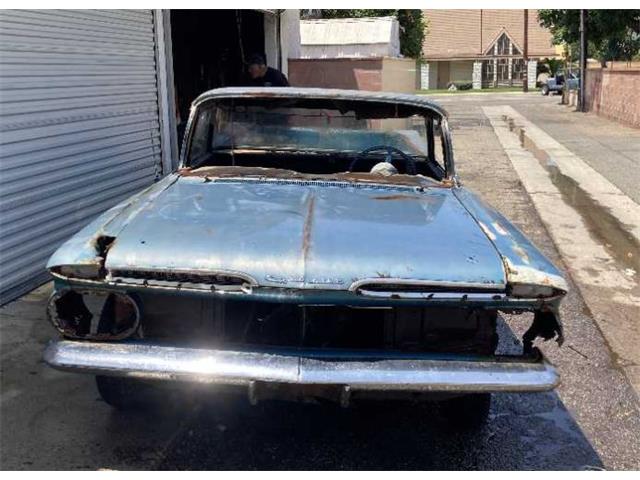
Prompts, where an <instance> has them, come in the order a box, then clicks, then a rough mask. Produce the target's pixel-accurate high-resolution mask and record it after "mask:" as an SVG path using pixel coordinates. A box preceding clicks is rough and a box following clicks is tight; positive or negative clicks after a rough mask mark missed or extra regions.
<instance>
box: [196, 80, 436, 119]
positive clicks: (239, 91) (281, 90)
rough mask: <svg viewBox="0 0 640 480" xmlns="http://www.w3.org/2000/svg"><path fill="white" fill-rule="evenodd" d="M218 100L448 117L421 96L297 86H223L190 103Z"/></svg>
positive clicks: (434, 104)
mask: <svg viewBox="0 0 640 480" xmlns="http://www.w3.org/2000/svg"><path fill="white" fill-rule="evenodd" d="M222 98H299V99H302V98H309V99H326V100H351V101H362V102H382V103H395V104H401V105H409V106H413V107H418V108H424V109H425V110H428V111H430V112H433V113H436V114H438V115H440V116H442V117H445V118H446V117H448V113H447V111H446V110H445V109H444V108H442V107H441V106H440V105H438V104H437V103H435V102H433V101H432V100H429V99H428V98H427V97H425V96H420V95H410V94H407V93H393V92H369V91H365V90H343V89H337V88H298V87H224V88H216V89H213V90H209V91H207V92H205V93H203V94H201V95H200V96H199V97H198V98H196V99H195V100H194V102H193V106H198V105H199V104H200V103H202V102H205V101H207V100H213V99H222Z"/></svg>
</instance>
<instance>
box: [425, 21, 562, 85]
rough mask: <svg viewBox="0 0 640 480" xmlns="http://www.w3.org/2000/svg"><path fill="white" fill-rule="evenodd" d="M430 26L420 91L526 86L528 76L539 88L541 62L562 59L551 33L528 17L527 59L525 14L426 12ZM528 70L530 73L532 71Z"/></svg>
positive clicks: (426, 39)
mask: <svg viewBox="0 0 640 480" xmlns="http://www.w3.org/2000/svg"><path fill="white" fill-rule="evenodd" d="M423 12H424V16H425V18H426V20H427V33H426V35H425V40H424V46H423V54H424V58H425V60H426V62H425V63H424V64H423V66H422V71H421V85H422V88H424V89H434V88H446V87H447V85H448V84H449V83H450V82H471V83H473V87H474V88H487V87H498V86H507V85H522V82H523V78H524V74H525V71H528V72H529V75H528V78H529V85H530V86H532V85H535V77H536V75H535V73H536V66H537V62H538V61H539V60H541V59H544V58H546V57H554V56H556V55H557V53H556V48H555V47H554V46H553V44H552V43H551V33H550V32H549V31H548V30H547V29H545V28H542V27H541V26H540V24H539V23H538V11H537V10H529V13H528V22H527V23H528V56H529V60H530V61H529V63H528V65H525V61H524V58H523V55H524V47H525V45H524V30H525V29H524V15H525V13H524V10H423ZM527 69H528V70H527Z"/></svg>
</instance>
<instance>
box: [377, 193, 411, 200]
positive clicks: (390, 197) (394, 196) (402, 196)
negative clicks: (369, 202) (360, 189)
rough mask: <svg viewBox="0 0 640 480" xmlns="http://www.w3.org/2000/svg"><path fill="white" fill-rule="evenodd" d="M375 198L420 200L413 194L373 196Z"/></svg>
mask: <svg viewBox="0 0 640 480" xmlns="http://www.w3.org/2000/svg"><path fill="white" fill-rule="evenodd" d="M371 198H372V199H373V200H418V199H417V198H416V197H415V196H413V195H402V194H398V195H377V196H375V197H371Z"/></svg>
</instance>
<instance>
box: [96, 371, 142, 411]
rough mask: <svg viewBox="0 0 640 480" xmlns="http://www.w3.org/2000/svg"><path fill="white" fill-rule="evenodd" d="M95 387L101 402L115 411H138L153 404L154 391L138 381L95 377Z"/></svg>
mask: <svg viewBox="0 0 640 480" xmlns="http://www.w3.org/2000/svg"><path fill="white" fill-rule="evenodd" d="M96 386H97V387H98V393H99V394H100V397H102V400H104V401H105V403H107V404H108V405H110V406H112V407H113V408H115V409H117V410H140V409H143V408H147V407H149V406H151V405H152V404H153V403H154V392H155V389H154V388H153V386H152V385H149V384H145V383H142V382H141V381H140V380H136V379H132V378H122V377H106V376H102V375H97V376H96Z"/></svg>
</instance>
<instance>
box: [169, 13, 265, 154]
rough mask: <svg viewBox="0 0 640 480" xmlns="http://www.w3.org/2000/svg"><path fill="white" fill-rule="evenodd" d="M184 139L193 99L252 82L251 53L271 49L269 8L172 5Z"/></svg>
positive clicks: (176, 83)
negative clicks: (247, 64) (248, 60)
mask: <svg viewBox="0 0 640 480" xmlns="http://www.w3.org/2000/svg"><path fill="white" fill-rule="evenodd" d="M170 15H171V17H170V18H171V44H172V56H173V81H174V89H175V98H176V117H177V118H176V126H177V130H178V132H177V133H178V142H179V144H180V143H181V142H182V136H183V134H184V128H185V126H186V122H187V119H188V116H189V108H190V105H191V102H192V101H193V100H194V99H195V98H196V97H197V96H198V95H200V94H201V93H202V92H205V91H207V90H210V89H212V88H218V87H225V86H238V85H243V84H244V83H245V82H246V79H247V78H246V75H247V70H246V67H245V59H246V58H247V57H248V56H249V55H251V54H252V53H262V54H263V55H264V54H265V34H264V15H265V14H264V13H263V12H260V11H256V10H171V13H170Z"/></svg>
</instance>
